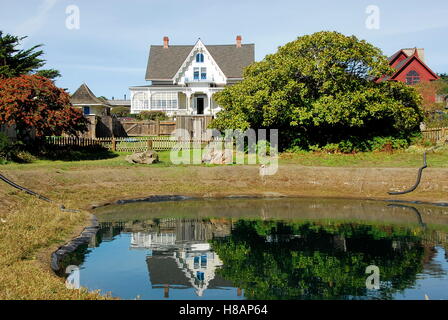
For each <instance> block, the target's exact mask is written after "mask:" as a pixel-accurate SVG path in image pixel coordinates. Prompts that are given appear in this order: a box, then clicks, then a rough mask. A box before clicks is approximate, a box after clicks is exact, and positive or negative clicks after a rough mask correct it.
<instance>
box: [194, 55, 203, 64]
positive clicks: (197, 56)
mask: <svg viewBox="0 0 448 320" xmlns="http://www.w3.org/2000/svg"><path fill="white" fill-rule="evenodd" d="M196 62H199V63H202V62H204V54H202V53H198V54H197V55H196Z"/></svg>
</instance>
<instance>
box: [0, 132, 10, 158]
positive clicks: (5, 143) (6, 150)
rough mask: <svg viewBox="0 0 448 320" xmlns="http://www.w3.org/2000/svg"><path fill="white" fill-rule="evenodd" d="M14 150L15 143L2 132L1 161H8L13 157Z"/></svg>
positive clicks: (0, 134)
mask: <svg viewBox="0 0 448 320" xmlns="http://www.w3.org/2000/svg"><path fill="white" fill-rule="evenodd" d="M12 151H13V145H12V143H11V141H9V138H8V137H7V136H6V135H5V134H3V133H0V161H1V160H3V161H2V162H6V161H7V160H10V159H11V154H12Z"/></svg>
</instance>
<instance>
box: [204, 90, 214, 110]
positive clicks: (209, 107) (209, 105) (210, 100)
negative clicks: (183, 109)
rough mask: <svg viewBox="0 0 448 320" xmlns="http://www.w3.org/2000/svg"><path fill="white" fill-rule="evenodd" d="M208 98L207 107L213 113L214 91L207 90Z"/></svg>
mask: <svg viewBox="0 0 448 320" xmlns="http://www.w3.org/2000/svg"><path fill="white" fill-rule="evenodd" d="M207 100H208V106H207V107H208V111H209V114H213V110H212V93H211V92H210V91H209V92H207ZM204 113H205V112H204Z"/></svg>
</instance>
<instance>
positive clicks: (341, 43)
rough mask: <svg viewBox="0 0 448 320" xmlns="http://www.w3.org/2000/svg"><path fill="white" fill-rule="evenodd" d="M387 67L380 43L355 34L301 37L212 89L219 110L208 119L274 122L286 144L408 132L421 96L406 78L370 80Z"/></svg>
mask: <svg viewBox="0 0 448 320" xmlns="http://www.w3.org/2000/svg"><path fill="white" fill-rule="evenodd" d="M392 72H393V70H392V69H391V68H390V66H389V63H388V60H387V58H386V57H385V56H384V55H383V54H382V52H381V50H380V49H378V48H376V47H375V46H373V45H371V44H369V43H367V42H366V41H364V40H358V39H357V38H356V37H355V36H345V35H343V34H340V33H337V32H327V31H324V32H318V33H315V34H312V35H307V36H303V37H299V38H298V39H297V40H295V41H292V42H290V43H287V44H286V45H284V46H282V47H280V48H279V49H278V51H277V52H276V53H275V54H271V55H268V56H266V57H265V58H264V59H263V60H262V61H260V62H256V63H253V64H252V65H250V66H249V67H247V68H246V69H245V71H244V80H243V81H242V82H240V83H238V84H236V85H234V86H229V87H226V88H225V89H224V90H223V91H222V92H220V93H217V94H216V100H217V102H218V103H219V105H221V106H222V108H223V110H222V111H221V112H219V113H218V115H217V118H216V119H215V121H214V122H213V123H212V126H214V127H215V128H218V129H221V130H223V129H226V128H233V129H243V130H245V129H247V128H277V129H279V131H280V132H279V134H280V147H283V148H285V147H288V146H291V145H297V146H299V147H302V148H304V149H307V148H309V147H310V146H312V145H319V146H323V145H325V144H328V143H338V142H340V141H344V140H347V139H351V140H354V141H358V142H360V143H362V142H364V141H366V140H367V139H370V138H372V137H375V136H394V137H404V138H406V137H409V136H410V135H411V134H412V133H413V132H415V131H416V130H418V126H419V124H420V122H421V120H422V111H421V108H420V96H419V95H418V94H417V93H416V91H415V90H414V89H413V88H411V87H409V86H406V85H405V84H403V83H398V82H389V81H384V82H377V81H375V80H376V79H378V78H380V77H382V76H385V75H390V74H391V73H392Z"/></svg>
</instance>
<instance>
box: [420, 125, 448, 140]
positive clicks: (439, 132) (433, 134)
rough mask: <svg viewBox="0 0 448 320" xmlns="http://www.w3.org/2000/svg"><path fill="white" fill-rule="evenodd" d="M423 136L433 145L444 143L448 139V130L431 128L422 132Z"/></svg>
mask: <svg viewBox="0 0 448 320" xmlns="http://www.w3.org/2000/svg"><path fill="white" fill-rule="evenodd" d="M422 135H423V138H424V139H425V140H428V141H431V142H433V143H437V142H442V141H443V140H445V139H447V138H448V137H447V135H448V128H429V129H425V130H422Z"/></svg>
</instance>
